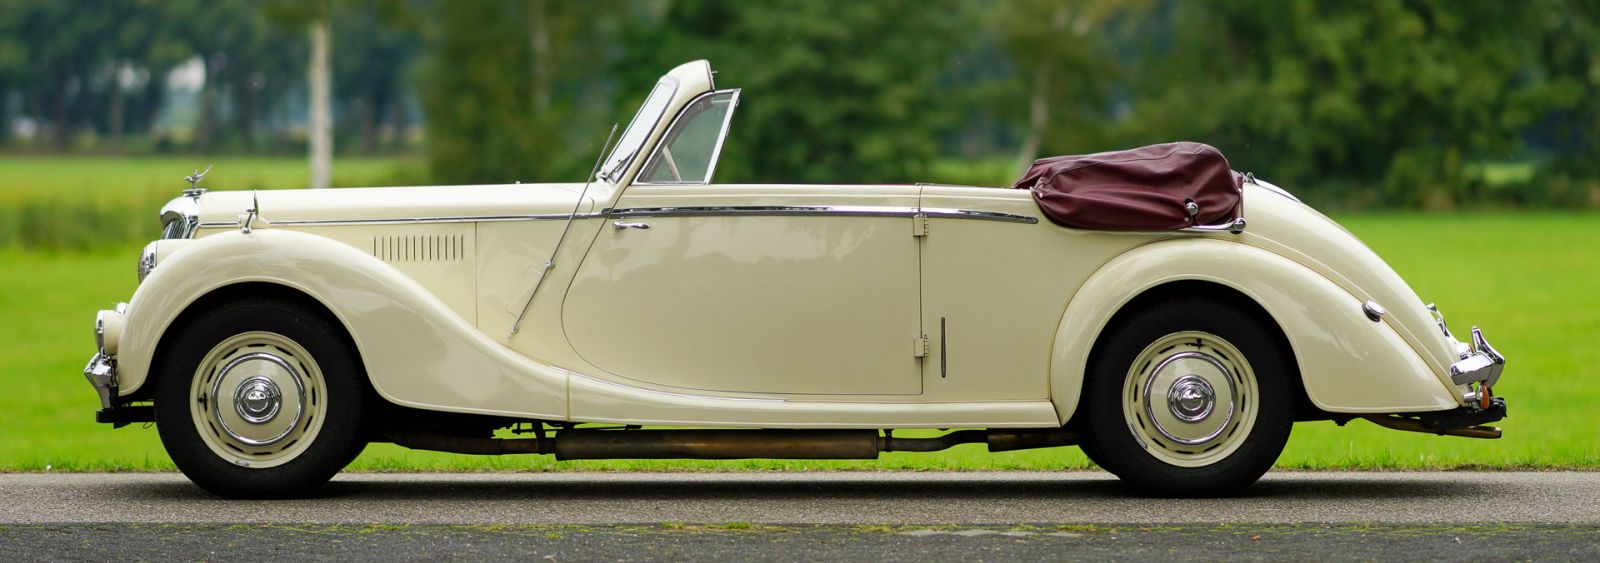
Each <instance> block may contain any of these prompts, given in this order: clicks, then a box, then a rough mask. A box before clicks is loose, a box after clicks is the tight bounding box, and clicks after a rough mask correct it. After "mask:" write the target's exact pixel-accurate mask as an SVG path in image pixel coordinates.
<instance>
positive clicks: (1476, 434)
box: [1364, 415, 1500, 440]
mask: <svg viewBox="0 0 1600 563" xmlns="http://www.w3.org/2000/svg"><path fill="white" fill-rule="evenodd" d="M1364 418H1366V419H1367V420H1370V421H1372V423H1373V424H1376V425H1378V426H1382V427H1384V428H1389V429H1393V430H1403V431H1406V432H1421V433H1423V434H1438V435H1440V436H1459V437H1462V438H1482V439H1485V440H1493V439H1496V438H1499V437H1500V428H1499V427H1495V426H1468V427H1465V428H1451V429H1449V430H1438V429H1434V428H1428V426H1427V425H1425V424H1423V423H1422V421H1420V420H1417V419H1414V418H1401V417H1396V416H1388V415H1367V416H1366V417H1364Z"/></svg>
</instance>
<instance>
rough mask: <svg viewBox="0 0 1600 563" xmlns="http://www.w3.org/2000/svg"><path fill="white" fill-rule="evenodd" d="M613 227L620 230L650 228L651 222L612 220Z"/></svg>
mask: <svg viewBox="0 0 1600 563" xmlns="http://www.w3.org/2000/svg"><path fill="white" fill-rule="evenodd" d="M611 228H613V229H616V230H619V231H620V230H623V229H648V228H650V224H649V223H629V222H627V221H612V222H611Z"/></svg>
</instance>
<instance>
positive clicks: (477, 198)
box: [180, 183, 593, 227]
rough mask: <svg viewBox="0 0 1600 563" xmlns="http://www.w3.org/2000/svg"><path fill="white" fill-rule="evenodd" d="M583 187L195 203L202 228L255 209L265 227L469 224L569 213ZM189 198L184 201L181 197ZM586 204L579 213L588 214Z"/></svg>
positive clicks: (269, 195) (266, 196)
mask: <svg viewBox="0 0 1600 563" xmlns="http://www.w3.org/2000/svg"><path fill="white" fill-rule="evenodd" d="M582 189H583V184H579V183H573V184H503V185H481V186H428V187H415V188H337V189H321V190H310V189H306V190H259V191H228V192H209V193H206V194H203V195H201V196H200V197H199V199H198V200H197V201H196V202H195V204H196V207H198V211H199V213H198V215H199V222H200V225H201V226H202V227H218V226H228V225H236V224H238V221H239V218H240V217H241V216H242V215H244V213H245V212H246V210H248V209H250V208H252V207H254V206H257V205H259V206H260V209H259V211H258V213H259V216H260V218H261V219H263V220H265V221H266V222H267V223H269V224H283V225H292V224H296V223H307V222H315V223H334V222H346V221H350V222H363V221H398V220H412V219H473V218H494V217H516V216H528V215H553V214H561V215H565V214H568V213H571V212H572V209H573V204H574V203H576V202H577V200H578V197H579V193H580V192H581V191H582ZM180 199H187V198H180ZM592 204H593V202H592V201H587V202H584V205H583V206H582V207H580V208H579V209H578V211H579V212H580V213H582V212H588V211H591V209H589V208H590V207H592Z"/></svg>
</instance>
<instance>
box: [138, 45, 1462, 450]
mask: <svg viewBox="0 0 1600 563" xmlns="http://www.w3.org/2000/svg"><path fill="white" fill-rule="evenodd" d="M669 80H670V82H671V83H673V84H674V89H673V90H672V94H671V96H670V99H669V100H668V101H667V103H666V105H665V106H664V109H663V111H662V116H661V117H660V118H659V119H658V120H655V123H654V126H653V128H650V129H648V134H647V135H644V136H642V137H641V138H642V139H643V142H642V144H641V145H640V147H641V148H640V150H639V151H638V154H637V156H636V157H634V158H622V159H607V161H606V162H607V165H606V166H604V167H602V170H603V173H602V178H599V179H596V180H595V181H593V182H591V183H590V184H587V185H585V184H511V185H498V186H453V187H428V188H375V189H339V190H300V191H266V192H260V193H259V194H254V193H250V192H220V193H206V194H203V195H197V196H194V197H192V198H184V200H181V201H180V202H177V203H184V204H185V205H190V206H192V207H193V208H195V209H196V215H195V220H196V222H197V225H196V227H197V228H196V229H195V232H194V234H193V237H192V240H191V239H177V240H163V241H159V242H158V243H157V244H156V248H155V249H154V254H153V255H154V257H155V263H156V264H155V267H154V269H153V270H152V271H151V273H150V274H149V276H148V277H147V278H146V279H145V280H144V281H143V283H142V284H141V286H140V287H139V289H138V291H137V292H136V293H135V295H134V296H133V298H132V300H131V301H130V303H129V305H128V307H127V308H126V312H125V313H119V314H118V315H125V317H121V316H119V318H117V319H116V321H117V327H118V328H119V329H120V341H119V342H117V343H116V344H117V348H116V350H117V360H116V361H117V363H116V366H117V382H116V383H117V391H118V393H120V394H121V395H123V396H132V395H137V394H140V393H141V392H142V391H147V389H146V388H147V386H149V385H150V383H151V380H152V377H151V374H150V371H151V369H152V362H153V360H154V358H155V357H156V356H157V354H158V353H159V351H160V346H161V343H162V339H163V337H164V336H165V335H167V334H168V333H169V332H170V331H172V330H175V328H176V325H175V323H178V322H180V321H179V319H180V318H181V316H182V314H183V313H184V312H185V311H186V310H188V309H189V308H190V307H191V306H193V305H194V304H196V303H198V302H201V301H202V299H204V298H205V297H206V296H207V295H209V294H212V293H213V292H216V291H219V290H222V289H224V288H227V287H230V286H238V284H272V285H276V286H281V287H284V288H288V289H290V290H293V291H295V292H299V293H301V294H303V295H305V296H307V297H309V298H310V299H313V300H315V301H316V302H318V303H320V304H321V305H322V306H324V307H326V308H327V310H328V311H330V312H331V313H332V314H333V315H334V316H336V317H337V318H338V320H339V322H340V323H342V324H343V325H344V327H345V328H346V329H347V330H348V331H349V334H350V337H351V340H352V341H353V342H354V344H355V347H356V348H357V351H358V352H359V354H360V357H361V359H362V361H363V362H364V363H365V366H366V372H367V375H368V377H369V378H370V380H371V382H372V384H373V386H374V388H375V389H376V390H377V391H378V392H379V394H381V395H382V396H383V397H384V398H385V399H387V400H389V401H391V402H394V403H396V404H400V405H405V406H411V407H417V408H423V409H430V410H438V411H449V412H462V413H478V414H493V415H502V416H507V417H516V418H526V419H538V420H546V421H582V422H616V423H627V424H648V425H676V426H703V427H717V426H726V427H769V428H916V427H923V428H948V427H984V428H999V427H1047V426H1058V425H1060V424H1062V423H1064V422H1066V421H1067V420H1068V419H1069V418H1070V417H1071V416H1072V414H1073V413H1074V412H1075V410H1076V409H1077V407H1078V404H1077V403H1078V397H1079V394H1080V390H1081V388H1082V385H1083V379H1084V374H1085V370H1086V366H1087V364H1088V358H1089V354H1090V352H1091V350H1092V348H1093V346H1094V343H1095V342H1096V340H1097V338H1099V336H1100V335H1101V334H1102V332H1103V331H1104V330H1105V329H1106V327H1107V325H1108V323H1109V322H1110V320H1111V319H1112V317H1113V316H1114V315H1115V314H1116V313H1117V312H1118V311H1119V310H1121V309H1122V308H1123V307H1124V306H1125V305H1126V304H1128V303H1129V302H1131V301H1132V300H1134V299H1135V298H1137V297H1138V296H1140V295H1141V294H1144V293H1145V292H1147V291H1149V290H1152V289H1154V288H1156V287H1158V286H1161V285H1163V284H1167V283H1172V282H1180V281H1198V282H1209V283H1212V284H1216V285H1219V286H1224V287H1226V288H1231V289H1232V290H1234V291H1237V292H1238V293H1240V294H1242V295H1244V296H1246V297H1248V298H1249V299H1251V300H1253V301H1254V302H1255V303H1256V304H1258V305H1259V306H1260V307H1261V308H1262V309H1263V310H1265V311H1266V312H1267V313H1268V314H1269V315H1270V316H1271V317H1272V319H1273V320H1274V321H1276V322H1277V324H1278V325H1279V327H1280V328H1281V329H1282V331H1283V333H1284V334H1285V336H1286V338H1287V341H1288V343H1289V345H1290V347H1291V348H1292V352H1293V355H1294V358H1295V361H1296V363H1297V364H1298V367H1299V371H1300V376H1301V378H1302V379H1303V383H1304V388H1305V390H1306V392H1307V395H1308V396H1309V398H1310V399H1311V401H1312V402H1313V403H1314V404H1315V405H1316V406H1317V407H1319V408H1321V409H1323V410H1325V411H1328V412H1331V413H1402V412H1421V411H1439V410H1446V409H1451V408H1455V407H1457V406H1460V405H1462V404H1464V402H1465V397H1464V391H1465V390H1466V389H1465V388H1464V387H1462V386H1457V385H1454V384H1452V383H1451V382H1450V378H1449V376H1448V372H1447V369H1448V366H1449V365H1450V363H1451V362H1452V361H1454V360H1455V359H1457V355H1458V353H1459V352H1458V350H1457V347H1458V344H1459V343H1457V342H1455V341H1454V339H1452V338H1449V337H1447V336H1446V335H1445V334H1444V333H1443V332H1442V331H1441V330H1440V329H1439V326H1438V325H1437V324H1436V322H1435V321H1434V319H1433V318H1432V317H1431V316H1430V313H1429V311H1427V310H1426V308H1425V307H1424V305H1423V303H1422V301H1421V300H1420V299H1419V298H1418V297H1417V296H1416V295H1415V293H1414V292H1413V291H1412V290H1411V289H1410V288H1409V287H1408V286H1407V285H1406V284H1405V282H1404V281H1402V280H1401V279H1400V278H1399V276H1398V275H1396V274H1395V273H1394V272H1393V270H1392V269H1390V268H1389V267H1388V266H1387V265H1386V264H1384V263H1383V261H1382V260H1381V259H1379V258H1378V257H1377V256H1376V255H1374V254H1373V253H1372V252H1371V251H1370V250H1368V249H1367V248H1366V247H1365V246H1363V245H1362V244H1361V243H1360V241H1358V240H1357V239H1356V238H1355V237H1354V236H1352V235H1350V234H1349V233H1347V232H1345V231H1344V230H1343V229H1341V228H1340V227H1338V226H1337V225H1336V224H1334V223H1333V222H1332V221H1330V220H1328V219H1327V218H1325V217H1323V216H1321V215H1320V214H1318V213H1316V212H1315V211H1313V210H1311V209H1310V208H1309V207H1306V206H1304V205H1302V204H1301V203H1299V202H1297V201H1294V200H1292V199H1291V198H1289V197H1286V196H1284V195H1281V194H1280V193H1277V191H1276V190H1275V189H1269V188H1266V187H1263V186H1261V185H1257V184H1247V185H1246V193H1245V202H1246V217H1247V218H1248V220H1249V228H1248V229H1247V230H1246V231H1244V232H1243V233H1239V234H1233V233H1229V232H1226V231H1221V232H1211V233H1192V232H1161V233H1120V232H1096V231H1080V230H1073V229H1068V228H1063V227H1060V226H1057V225H1055V224H1052V223H1051V222H1049V221H1048V220H1045V219H1044V218H1043V217H1042V215H1041V214H1040V212H1039V209H1038V207H1037V206H1036V205H1035V203H1034V202H1033V200H1032V199H1031V197H1030V194H1029V192H1027V191H1026V190H1003V189H994V188H977V187H954V186H935V185H892V186H811V185H720V184H711V185H706V184H704V183H696V182H686V183H646V182H638V181H635V176H637V175H639V171H640V169H641V168H643V167H645V166H646V165H647V164H650V163H652V161H651V160H650V159H652V158H660V157H659V156H658V155H657V152H659V149H658V147H657V145H658V144H660V141H661V139H662V138H663V136H664V135H667V134H668V130H669V128H670V127H671V126H672V123H673V122H674V121H675V119H674V117H673V116H677V115H679V113H680V112H681V111H683V110H684V108H685V107H687V106H689V104H691V103H693V102H695V101H696V100H697V99H699V98H701V97H702V96H705V95H708V94H709V93H712V92H713V91H715V88H714V87H713V85H712V80H711V75H710V73H709V66H707V65H706V64H705V63H704V62H703V61H700V62H696V63H690V64H687V65H684V66H682V67H679V68H678V69H675V70H674V71H673V72H672V73H670V74H669V75H668V77H667V79H664V82H663V84H665V83H667V81H669ZM729 95H731V96H734V97H733V99H734V100H736V99H737V98H736V94H729ZM647 105H648V104H647ZM641 113H643V112H641ZM646 125H648V123H647V124H646ZM724 126H726V124H725V123H724ZM647 155H653V156H650V157H648V158H647ZM614 156H615V155H614ZM714 159H715V157H713V161H712V164H713V165H714ZM613 163H615V164H616V166H615V167H613V166H612V164H613ZM673 166H674V172H673V173H674V174H676V173H677V171H676V166H677V165H676V164H673ZM608 169H609V171H608V172H606V171H607V170H608ZM249 209H255V212H254V214H253V215H254V216H247V215H252V214H251V213H248V212H247V210H249ZM569 218H570V225H569ZM247 223H248V224H249V228H248V229H246V228H245V225H246V224H247ZM246 287H252V288H256V287H263V286H246ZM536 288H537V289H536ZM1369 300H1370V301H1374V302H1376V303H1378V304H1381V305H1382V306H1383V307H1384V308H1387V310H1388V311H1389V313H1388V314H1386V315H1382V316H1381V317H1380V318H1379V319H1378V320H1377V321H1374V320H1371V319H1370V318H1369V317H1368V315H1367V314H1365V313H1364V312H1363V305H1364V304H1365V303H1366V302H1368V301H1369Z"/></svg>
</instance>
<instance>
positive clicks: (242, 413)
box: [233, 375, 283, 424]
mask: <svg viewBox="0 0 1600 563" xmlns="http://www.w3.org/2000/svg"><path fill="white" fill-rule="evenodd" d="M282 406H283V392H281V391H278V384H276V383H273V382H272V380H271V379H267V378H265V377H261V376H259V375H258V376H256V377H252V378H250V379H246V380H245V381H244V383H241V384H240V385H239V388H238V389H235V390H234V391H233V407H234V410H237V411H238V412H239V418H242V419H244V421H245V422H248V423H251V424H261V423H264V422H267V421H269V420H272V417H274V416H278V409H279V408H280V407H282Z"/></svg>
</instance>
